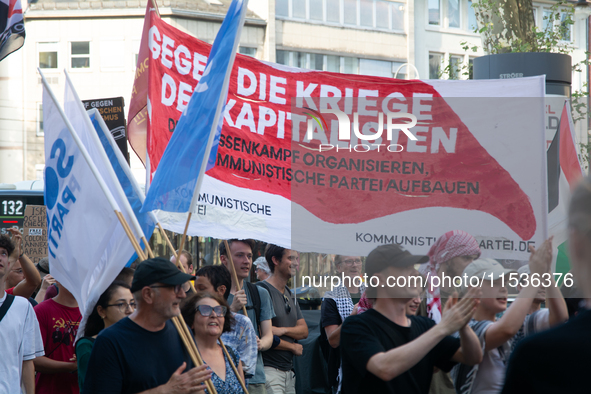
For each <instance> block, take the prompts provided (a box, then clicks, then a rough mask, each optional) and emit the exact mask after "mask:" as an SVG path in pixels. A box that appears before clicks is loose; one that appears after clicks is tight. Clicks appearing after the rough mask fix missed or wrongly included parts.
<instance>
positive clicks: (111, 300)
mask: <svg viewBox="0 0 591 394" xmlns="http://www.w3.org/2000/svg"><path fill="white" fill-rule="evenodd" d="M134 309H135V301H134V300H133V295H132V294H131V291H130V289H129V286H128V285H127V284H126V283H124V282H120V281H115V282H113V283H112V284H111V285H110V286H109V287H107V290H105V292H104V293H103V294H101V296H100V297H99V299H98V302H97V303H96V305H95V306H94V309H93V310H92V313H91V314H90V316H89V317H88V321H87V322H86V327H85V328H84V337H82V338H80V339H79V340H78V341H77V342H76V360H77V363H78V385H79V386H80V393H82V387H84V377H85V376H86V368H87V367H88V360H89V359H90V352H91V351H92V346H93V345H94V340H95V338H96V336H97V335H98V334H99V332H101V331H102V330H103V329H105V328H107V327H109V326H112V325H113V324H115V323H117V322H118V321H119V320H121V319H123V318H124V317H126V316H129V315H131V314H132V313H133V311H134Z"/></svg>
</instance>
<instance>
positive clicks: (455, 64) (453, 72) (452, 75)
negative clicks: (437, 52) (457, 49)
mask: <svg viewBox="0 0 591 394" xmlns="http://www.w3.org/2000/svg"><path fill="white" fill-rule="evenodd" d="M462 60H464V59H463V57H462V56H455V55H451V56H450V57H449V79H460V67H461V66H462Z"/></svg>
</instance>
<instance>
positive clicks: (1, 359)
mask: <svg viewBox="0 0 591 394" xmlns="http://www.w3.org/2000/svg"><path fill="white" fill-rule="evenodd" d="M4 301H6V292H4V294H3V296H2V298H0V306H2V304H4ZM44 354H45V352H44V350H43V340H42V339H41V331H40V330H39V322H38V321H37V316H36V315H35V311H34V310H33V307H32V306H31V304H30V303H29V301H28V300H27V299H26V298H23V297H18V296H17V297H15V298H14V301H13V302H12V305H11V306H10V308H9V309H8V312H7V313H6V315H5V316H4V318H3V319H2V321H0V376H1V377H2V378H1V379H0V392H2V393H20V392H21V379H22V369H23V361H27V360H32V359H34V358H36V357H40V356H43V355H44Z"/></svg>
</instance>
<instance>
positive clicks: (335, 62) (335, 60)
mask: <svg viewBox="0 0 591 394" xmlns="http://www.w3.org/2000/svg"><path fill="white" fill-rule="evenodd" d="M326 71H331V72H333V73H340V72H341V58H340V57H339V56H332V55H328V56H326Z"/></svg>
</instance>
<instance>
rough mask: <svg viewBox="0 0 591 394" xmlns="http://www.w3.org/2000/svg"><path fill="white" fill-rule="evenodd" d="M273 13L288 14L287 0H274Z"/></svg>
mask: <svg viewBox="0 0 591 394" xmlns="http://www.w3.org/2000/svg"><path fill="white" fill-rule="evenodd" d="M275 14H276V15H277V16H285V17H288V16H289V0H275Z"/></svg>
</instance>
